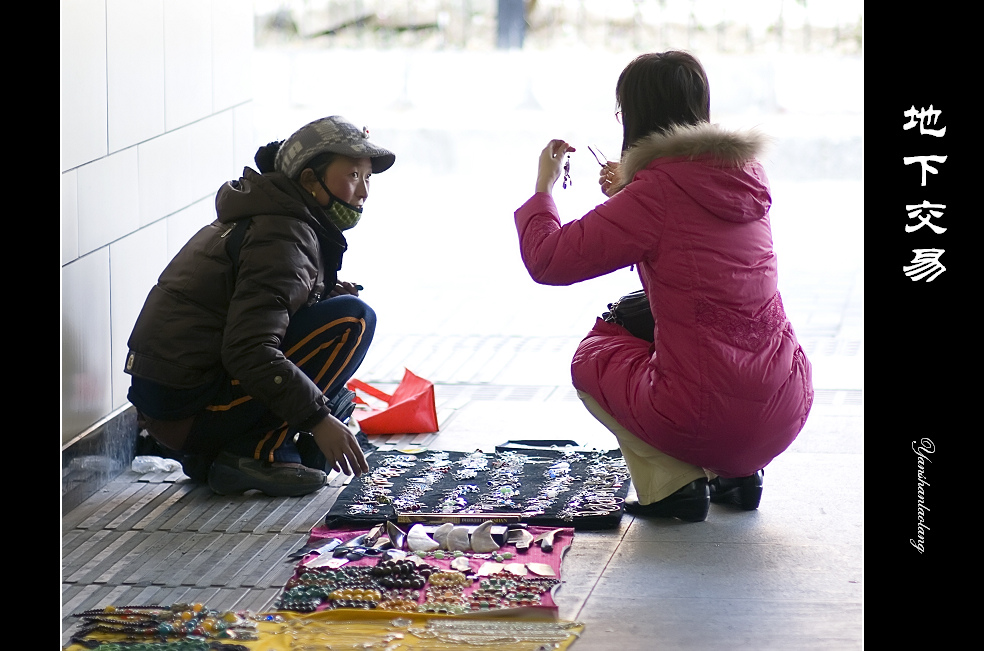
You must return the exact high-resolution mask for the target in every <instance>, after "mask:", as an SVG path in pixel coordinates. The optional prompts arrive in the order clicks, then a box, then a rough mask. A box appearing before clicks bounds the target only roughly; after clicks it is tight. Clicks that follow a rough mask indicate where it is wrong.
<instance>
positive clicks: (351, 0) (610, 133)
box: [253, 0, 864, 388]
mask: <svg viewBox="0 0 984 651" xmlns="http://www.w3.org/2000/svg"><path fill="white" fill-rule="evenodd" d="M861 33H862V3H860V2H850V1H839V2H838V1H828V2H808V1H806V0H802V1H794V0H788V1H781V0H779V1H760V0H755V1H740V0H738V1H728V2H723V1H722V2H717V1H708V0H702V1H700V2H695V1H692V0H676V1H674V0H662V1H659V0H531V1H527V2H525V3H524V2H521V1H519V2H510V1H508V0H456V1H455V0H433V1H430V2H417V1H415V2H409V1H408V2H395V1H392V0H390V1H375V2H374V1H371V0H347V1H346V0H333V1H328V2H325V1H321V2H316V1H312V0H309V1H297V2H257V5H256V49H255V52H254V59H253V63H254V68H253V70H254V76H253V82H254V86H253V89H254V93H253V97H254V122H255V130H256V131H255V132H256V142H257V143H263V142H267V141H269V140H273V139H282V138H284V137H286V136H287V135H289V134H290V133H291V132H292V131H293V130H294V129H296V128H297V127H299V126H300V125H302V124H304V123H306V122H307V121H309V120H313V119H316V118H318V117H321V116H323V115H326V114H333V113H339V114H342V115H345V116H347V117H348V118H349V119H351V120H352V121H354V122H356V123H357V124H360V125H361V124H365V125H367V126H368V127H369V129H370V132H371V133H372V135H373V138H374V139H375V140H377V141H378V142H380V143H382V144H384V145H385V146H387V147H390V148H392V149H393V150H394V151H395V152H396V153H397V164H396V166H395V167H393V168H392V170H391V171H389V172H387V173H386V174H383V175H377V176H376V177H375V178H374V179H373V187H372V194H371V196H370V200H369V201H368V202H367V205H366V212H365V216H364V218H363V221H362V222H361V223H360V225H359V227H358V228H357V229H355V230H353V231H349V233H348V234H347V235H348V237H349V241H350V251H349V253H348V254H347V255H346V259H345V265H344V268H343V272H342V277H343V278H345V279H349V280H352V281H355V282H359V283H361V284H363V285H364V286H365V287H366V291H365V292H363V297H364V298H365V299H366V300H367V301H369V302H370V304H372V305H373V306H374V307H375V308H376V309H377V311H378V313H379V315H380V320H379V331H378V342H377V346H376V349H375V351H373V352H370V357H369V358H368V359H367V362H366V365H365V366H364V367H363V371H362V373H363V374H365V375H368V376H370V377H371V379H373V380H377V381H397V380H399V377H400V375H401V374H402V366H401V365H400V361H401V360H391V361H394V362H395V363H394V364H388V365H386V364H383V363H382V360H383V358H384V357H385V356H387V355H390V351H391V350H392V348H391V347H390V346H387V345H385V343H384V342H386V341H387V339H388V338H397V339H400V338H405V337H406V336H408V335H420V336H429V337H430V338H431V341H432V342H433V344H434V345H433V346H431V345H430V344H428V342H427V341H423V342H420V343H419V344H418V346H420V347H422V349H423V350H425V351H428V353H427V354H421V357H422V358H426V357H428V355H433V354H435V353H436V352H437V351H438V349H439V347H441V346H443V347H445V348H447V347H448V346H449V345H451V343H452V340H449V339H448V338H449V337H452V338H454V339H453V342H457V343H458V344H459V345H466V344H465V343H464V342H465V340H466V339H468V338H471V339H474V340H475V345H481V343H480V341H481V337H487V336H498V337H508V336H526V337H529V336H537V337H562V338H564V340H565V341H564V342H560V341H556V342H554V343H555V344H556V346H559V347H565V346H568V347H569V346H570V343H569V341H568V340H569V339H570V338H572V337H573V338H574V339H575V341H574V343H575V344H576V339H577V338H578V337H579V336H580V335H582V334H583V333H584V332H585V331H586V329H587V328H588V327H589V326H590V324H591V323H592V321H593V318H594V316H596V315H597V314H599V313H600V312H601V311H602V310H603V309H604V308H605V305H606V304H607V303H608V302H610V301H612V300H614V299H615V298H617V297H618V296H620V295H622V294H624V293H627V292H628V291H631V290H634V289H637V288H638V287H640V286H641V284H640V282H639V280H638V277H637V275H636V273H635V272H634V271H630V270H627V269H626V270H622V271H619V272H616V273H614V274H611V275H609V276H607V277H605V278H599V279H596V280H592V281H588V282H585V283H581V284H579V285H576V286H573V287H565V288H553V287H539V286H537V285H535V284H534V283H533V282H532V281H531V280H530V279H529V277H528V275H527V274H526V272H525V269H524V268H523V265H522V262H521V260H520V258H519V254H518V247H517V240H516V233H515V229H514V226H513V221H512V213H513V211H514V210H515V209H516V208H518V207H519V206H520V205H521V204H522V203H523V202H525V201H526V199H528V198H529V196H530V195H531V194H532V192H533V186H534V181H535V176H536V161H537V156H538V155H539V152H540V150H541V149H542V148H543V146H544V145H545V144H546V142H547V141H548V140H549V139H551V138H564V139H567V140H568V141H569V142H571V143H572V144H573V145H574V146H575V147H577V148H578V152H577V153H575V154H574V155H573V156H572V158H571V177H572V180H573V186H572V187H570V188H568V189H566V190H564V189H561V187H560V185H559V184H558V186H557V188H556V191H555V193H554V194H555V197H556V198H557V202H558V205H559V208H560V210H561V216H562V218H563V219H564V220H565V221H567V220H571V219H574V218H577V217H580V216H581V215H583V214H584V213H585V212H587V211H588V210H590V209H591V208H593V207H594V206H595V205H596V204H597V203H600V202H602V201H603V200H604V196H603V195H602V194H601V193H600V190H599V188H598V185H597V174H598V169H599V167H598V165H597V163H595V161H594V159H593V158H592V157H591V155H590V153H589V152H588V150H587V145H589V144H590V145H593V146H595V147H598V148H600V149H601V150H602V151H603V152H604V153H605V154H606V155H607V157H608V158H610V159H613V160H617V159H618V157H619V155H620V145H621V126H620V125H619V124H618V123H617V122H616V120H615V118H614V111H615V108H616V106H615V82H616V80H617V77H618V75H619V73H620V72H621V70H622V68H623V67H624V66H625V65H626V64H627V63H628V62H629V61H630V60H631V59H632V58H633V57H635V56H636V55H638V54H640V53H643V52H651V51H662V50H667V49H685V50H688V51H690V52H692V53H693V54H695V55H697V56H698V57H699V58H700V59H701V61H702V62H703V63H704V65H705V67H706V69H707V72H708V76H709V79H710V83H711V118H712V121H714V122H719V123H722V124H724V125H727V126H730V127H734V128H738V129H743V128H752V127H756V128H759V129H761V130H763V131H765V132H766V133H767V134H769V135H770V136H772V137H773V138H774V146H773V147H772V149H771V150H770V152H769V153H768V155H767V157H766V159H765V161H764V163H765V166H766V169H767V171H768V173H769V175H770V179H771V181H772V184H773V193H774V204H773V205H774V208H773V213H772V220H773V228H774V236H775V243H776V251H777V254H778V256H779V261H780V282H781V287H780V289H781V290H782V292H783V295H784V300H785V302H786V306H787V309H788V311H789V312H790V316H791V318H792V319H793V324H794V327H796V328H797V331H798V332H799V333H800V336H801V337H803V336H811V335H814V336H815V335H820V336H825V337H830V336H841V337H842V338H845V337H846V339H849V340H852V341H853V342H855V343H852V344H848V345H849V346H851V347H853V348H854V351H856V350H857V347H858V346H860V339H861V333H860V332H859V331H858V332H853V333H849V332H845V331H844V328H845V327H846V326H848V327H849V325H850V324H845V323H844V322H843V319H842V318H840V315H837V314H836V313H837V312H838V308H839V307H843V305H844V302H846V301H848V300H849V299H850V297H851V295H852V294H853V295H854V296H855V298H857V297H858V296H859V295H863V233H864V230H863V222H864V215H863V209H862V200H863V184H862V173H863V166H862V153H863V146H862V143H863V115H864V94H863V82H864V76H863V66H862V39H861ZM818 301H819V302H820V303H822V304H823V306H822V308H823V309H820V310H818V309H817V307H818ZM380 344H382V345H380ZM394 345H396V344H395V343H394ZM828 345H835V344H828ZM842 347H843V344H842ZM409 362H410V363H413V364H416V366H417V367H418V368H420V367H423V368H422V369H421V371H422V372H429V373H431V375H430V376H428V377H431V379H434V380H435V381H461V380H462V379H466V378H461V377H451V376H449V375H448V374H449V373H451V374H452V375H453V370H452V369H449V368H447V367H441V366H435V365H430V364H428V363H427V362H426V359H421V360H417V359H416V358H414V357H411V358H410V360H409ZM861 369H863V365H861V366H858V365H855V366H854V368H852V369H851V371H850V372H851V373H853V374H854V375H857V373H858V371H860V370H861ZM823 372H824V370H823V369H821V378H819V379H820V380H821V381H822V380H823V379H824V378H823V377H822V375H823ZM831 372H832V373H840V369H838V370H834V369H831ZM432 376H433V377H432ZM568 378H569V376H568V369H567V367H566V365H554V366H553V367H551V368H546V367H544V366H539V367H531V368H529V369H528V373H527V374H526V376H525V380H526V383H530V382H533V383H537V382H544V383H551V384H552V383H561V382H569V379H568ZM861 381H862V378H861V377H855V378H854V380H853V382H852V386H854V385H858V388H860V384H859V383H860V382H861ZM830 382H833V383H834V384H837V383H840V384H844V382H847V379H846V378H845V379H844V380H841V379H840V378H836V379H835V378H831V379H830ZM821 384H823V382H821Z"/></svg>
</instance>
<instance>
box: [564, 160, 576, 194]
mask: <svg viewBox="0 0 984 651" xmlns="http://www.w3.org/2000/svg"><path fill="white" fill-rule="evenodd" d="M568 185H570V186H573V185H574V181H572V180H571V155H570V154H568V155H567V161H566V162H565V163H564V189H565V190H566V189H567V186H568Z"/></svg>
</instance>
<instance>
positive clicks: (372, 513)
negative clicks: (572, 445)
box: [325, 446, 629, 529]
mask: <svg viewBox="0 0 984 651" xmlns="http://www.w3.org/2000/svg"><path fill="white" fill-rule="evenodd" d="M367 461H368V462H369V467H370V470H369V472H368V473H365V474H363V475H362V476H361V477H358V478H355V479H353V480H352V481H351V482H350V483H349V485H348V486H347V487H346V488H345V489H344V490H343V491H342V493H341V494H340V495H339V497H338V499H337V500H336V501H335V503H334V505H333V506H332V507H331V510H330V511H329V512H328V514H327V515H326V516H325V525H326V526H328V527H357V526H363V525H369V524H372V523H378V522H381V521H383V520H389V521H392V522H394V523H409V522H414V521H428V520H427V518H426V516H425V515H423V514H436V513H441V514H447V515H458V516H461V520H460V521H461V522H462V523H465V522H474V521H476V520H477V519H491V518H490V516H491V514H509V515H512V516H517V515H518V516H519V521H521V522H525V523H527V524H529V525H535V526H546V527H574V528H575V529H610V528H613V527H615V526H617V525H618V522H619V519H620V518H621V517H622V511H623V506H624V502H625V496H626V493H627V492H628V483H629V479H628V478H629V474H628V470H627V469H626V466H625V460H624V459H623V458H622V454H621V452H620V451H619V450H603V451H598V450H589V451H585V450H581V449H540V448H522V447H519V448H517V447H511V446H500V447H497V448H496V451H495V452H490V453H485V452H481V451H476V452H450V451H449V452H445V451H434V450H427V451H424V452H421V453H418V454H407V453H404V452H399V451H376V452H374V453H373V454H371V455H370V456H369V457H368V458H367ZM430 521H433V520H430Z"/></svg>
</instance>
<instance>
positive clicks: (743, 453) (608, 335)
mask: <svg viewBox="0 0 984 651" xmlns="http://www.w3.org/2000/svg"><path fill="white" fill-rule="evenodd" d="M762 146H763V138H762V137H761V136H759V135H758V134H756V133H754V132H752V133H739V132H729V131H726V130H723V129H721V128H719V127H717V126H715V125H710V124H702V125H698V126H692V127H680V128H676V129H674V130H672V131H671V132H669V133H667V134H653V135H651V136H649V137H647V138H645V139H643V140H642V141H641V142H640V143H639V144H637V145H636V146H634V147H632V148H631V149H629V150H628V151H627V152H626V153H625V156H623V159H622V163H621V165H620V168H619V177H620V178H621V179H622V184H621V190H620V191H619V192H618V193H617V194H615V195H614V196H613V197H612V198H611V199H609V200H608V201H606V202H605V203H603V204H601V205H599V206H598V207H596V208H595V209H594V210H592V211H591V212H589V213H588V214H587V215H585V216H584V217H582V218H581V219H578V220H576V221H573V222H570V223H568V224H565V225H563V226H561V224H560V220H559V218H558V214H557V208H556V205H555V204H554V202H553V199H552V198H551V196H550V195H549V194H545V193H538V194H535V195H534V196H533V197H532V198H531V199H530V200H529V201H527V202H526V203H525V204H524V205H523V206H522V207H520V208H519V210H517V211H516V215H515V217H516V227H517V229H518V231H519V240H520V248H521V251H522V256H523V261H524V263H525V264H526V268H527V269H528V270H529V273H530V275H531V276H532V278H533V279H534V280H536V281H537V282H539V283H542V284H547V285H569V284H572V283H576V282H579V281H582V280H586V279H588V278H594V277H597V276H600V275H603V274H606V273H610V272H612V271H614V270H616V269H621V268H623V267H627V266H629V265H633V264H634V265H637V267H638V270H639V278H640V279H641V280H642V285H643V287H644V288H645V290H646V292H647V295H648V297H649V302H650V305H651V307H652V310H653V314H654V316H655V317H656V331H655V344H650V343H649V342H646V341H643V340H641V339H637V338H635V337H632V336H631V335H629V334H628V332H627V331H626V330H625V329H623V328H622V327H620V326H617V325H613V324H609V323H605V322H604V321H602V320H601V319H599V320H598V321H597V322H596V323H595V325H594V328H592V329H591V331H590V332H589V333H588V335H587V337H585V338H584V340H583V341H582V342H581V344H580V345H579V346H578V349H577V352H576V353H575V355H574V360H573V363H572V366H571V374H572V377H573V381H574V386H575V387H576V388H578V389H579V390H581V391H584V392H586V393H588V394H590V395H591V396H592V397H593V398H595V399H596V400H597V401H598V402H599V404H600V405H601V406H602V408H604V409H605V410H606V411H607V412H608V413H610V414H611V415H612V416H614V418H615V419H616V420H617V421H618V422H619V423H620V424H621V425H623V426H624V427H626V428H627V429H628V430H629V431H631V432H633V433H634V434H635V435H636V436H638V437H639V438H640V439H642V440H644V441H646V442H648V443H649V444H651V445H652V446H653V447H655V448H657V449H659V450H661V451H663V452H665V453H667V454H669V455H671V456H673V457H676V458H678V459H680V460H682V461H686V462H688V463H692V464H695V465H698V466H701V467H703V468H707V469H708V470H711V471H712V472H714V473H717V474H719V475H722V476H724V477H740V476H745V475H750V474H752V473H753V472H755V471H756V470H758V469H760V468H763V467H765V466H766V465H767V464H768V463H769V462H770V461H771V460H772V459H773V458H774V457H775V456H776V455H778V454H779V453H780V452H782V451H783V450H785V449H786V448H787V447H788V446H789V445H790V443H792V441H793V440H794V439H795V438H796V435H797V434H798V433H799V432H800V430H801V429H802V428H803V425H804V423H805V422H806V418H807V415H808V414H809V412H810V407H811V405H812V403H813V382H812V369H811V366H810V362H809V360H807V358H806V355H805V354H804V353H803V349H802V348H801V347H800V345H799V343H798V342H797V340H796V335H795V334H794V333H793V328H792V326H791V325H790V322H789V320H788V319H787V318H786V313H785V311H784V310H783V306H782V300H781V299H780V297H779V292H778V290H777V270H776V257H775V254H774V253H773V250H772V232H771V228H770V225H769V208H770V206H771V201H772V200H771V196H770V193H769V185H768V181H767V179H766V177H765V172H764V170H763V169H762V166H761V165H760V164H759V163H758V162H757V161H756V159H755V156H756V154H757V153H758V152H759V151H760V150H761V148H762ZM630 289H631V288H626V293H628V291H629V290H630ZM613 298H614V297H613Z"/></svg>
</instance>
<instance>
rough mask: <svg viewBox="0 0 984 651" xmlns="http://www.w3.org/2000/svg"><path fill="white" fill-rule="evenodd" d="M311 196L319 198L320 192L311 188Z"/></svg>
mask: <svg viewBox="0 0 984 651" xmlns="http://www.w3.org/2000/svg"><path fill="white" fill-rule="evenodd" d="M311 196H312V197H314V198H315V199H317V198H318V193H317V192H315V191H314V190H311Z"/></svg>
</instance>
